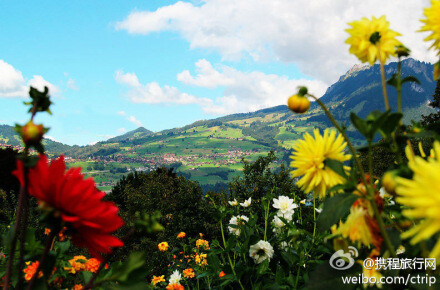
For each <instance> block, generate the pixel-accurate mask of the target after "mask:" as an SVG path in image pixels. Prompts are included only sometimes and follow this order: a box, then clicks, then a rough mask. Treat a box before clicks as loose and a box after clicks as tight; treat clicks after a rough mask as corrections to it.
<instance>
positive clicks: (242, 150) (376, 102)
mask: <svg viewBox="0 0 440 290" xmlns="http://www.w3.org/2000/svg"><path fill="white" fill-rule="evenodd" d="M385 70H386V77H387V78H389V77H391V76H392V74H394V73H395V72H396V71H397V63H395V62H394V63H390V64H388V65H386V66H385ZM432 74H433V65H432V64H429V63H425V62H420V61H417V60H414V59H406V60H404V61H403V62H402V76H403V77H405V76H409V75H413V76H415V77H417V78H418V80H419V81H420V83H421V84H420V85H417V84H415V83H406V84H404V86H403V88H402V95H403V100H402V104H403V111H404V112H405V114H406V118H405V119H404V122H406V123H409V122H410V120H411V119H414V120H419V119H420V118H421V115H422V114H424V115H428V114H429V113H431V112H433V109H432V108H431V107H429V106H427V103H428V101H429V100H431V99H432V95H433V93H434V89H435V82H434V81H433V80H432ZM292 93H294V92H293V91H292ZM311 93H313V92H311ZM388 95H389V99H390V106H391V108H392V109H393V110H394V111H395V110H396V107H397V101H396V100H397V95H396V91H395V89H394V88H393V87H390V86H388ZM287 97H288V96H286V101H287ZM320 99H321V101H323V102H324V103H325V104H326V105H327V106H328V107H329V110H330V111H331V112H332V113H333V114H334V116H335V118H336V119H337V120H338V121H339V122H342V123H343V124H345V125H346V127H347V133H348V135H349V136H350V137H351V138H353V141H354V143H355V144H358V145H359V144H361V142H363V139H362V136H360V135H359V133H357V132H356V131H355V130H354V128H353V126H351V125H350V120H349V114H350V112H352V111H353V112H355V113H357V114H359V115H360V116H361V117H365V116H366V114H367V113H369V112H370V111H372V110H380V111H384V103H383V95H382V88H381V78H380V68H379V65H374V66H372V67H370V66H362V65H356V66H354V67H352V68H351V69H350V70H349V71H347V73H345V74H344V75H342V76H341V77H340V78H339V80H338V81H337V82H336V83H334V84H333V85H332V86H330V87H329V88H328V89H327V91H326V92H325V94H324V95H323V96H322V97H321V98H320ZM331 126H332V125H331V123H330V121H329V120H328V118H327V117H326V116H325V114H324V112H323V111H322V109H321V108H319V106H318V104H317V103H316V102H313V103H312V105H311V108H310V110H309V111H308V112H307V113H305V114H301V115H298V114H293V113H292V112H290V111H289V109H288V108H287V106H285V105H280V106H276V107H272V108H267V109H263V110H259V111H256V112H250V113H240V114H232V115H227V116H223V117H220V118H216V119H212V120H200V121H197V122H195V123H193V124H190V125H187V126H184V127H181V128H173V129H168V130H164V131H161V132H156V133H154V132H151V131H149V130H147V129H145V128H143V127H140V128H138V129H136V130H134V131H130V132H128V133H125V134H123V135H121V136H118V137H115V138H111V139H109V140H107V141H103V142H98V143H97V144H95V145H91V146H82V147H79V146H72V147H69V146H67V145H64V146H65V147H64V146H62V147H60V148H58V147H56V146H53V145H58V146H61V145H62V144H61V145H60V144H53V143H51V141H50V140H45V142H47V149H48V150H49V151H51V150H53V149H52V148H57V149H56V150H57V151H58V152H60V151H62V152H64V153H65V154H66V155H67V156H69V157H71V158H72V159H71V163H69V165H70V166H81V167H83V168H84V169H85V171H86V172H88V175H91V176H93V177H94V178H95V181H97V182H98V185H99V186H100V187H101V188H102V189H105V190H108V189H110V187H111V186H112V185H114V183H115V182H116V181H117V180H119V179H120V177H121V176H122V175H123V174H125V173H126V172H129V171H144V170H152V169H154V168H157V167H159V166H162V165H165V166H170V167H171V166H172V167H174V168H177V171H178V172H179V173H181V174H183V175H185V176H186V177H190V178H191V179H193V180H196V181H199V182H200V183H201V184H202V185H204V186H207V185H211V186H214V185H216V184H218V183H225V182H227V181H229V180H231V179H232V178H233V177H234V176H237V175H239V174H240V170H241V169H242V165H241V158H245V159H247V160H255V159H256V158H257V157H258V156H262V155H266V154H267V153H268V152H269V151H271V150H275V153H276V155H277V156H278V158H279V161H278V162H287V161H288V160H289V158H288V157H289V152H290V149H291V148H292V145H293V143H294V142H295V140H296V139H298V138H301V136H302V135H303V133H304V132H307V131H308V132H310V131H311V130H313V128H320V129H325V128H328V127H331ZM8 127H10V126H8ZM2 128H3V127H0V143H2V140H3V141H4V140H6V139H8V142H17V140H16V138H15V137H14V136H13V134H12V135H11V134H9V135H5V133H2V131H3V130H2ZM10 128H12V127H10ZM10 130H11V129H10ZM9 140H10V141H9ZM14 140H15V141H14ZM61 149H62V150H61Z"/></svg>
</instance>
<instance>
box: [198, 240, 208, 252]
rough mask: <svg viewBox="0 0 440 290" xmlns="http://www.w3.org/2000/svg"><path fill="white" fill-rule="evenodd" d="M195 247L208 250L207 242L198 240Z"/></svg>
mask: <svg viewBox="0 0 440 290" xmlns="http://www.w3.org/2000/svg"><path fill="white" fill-rule="evenodd" d="M196 247H197V248H200V247H203V248H204V249H205V250H209V242H208V241H207V240H203V239H198V240H197V241H196Z"/></svg>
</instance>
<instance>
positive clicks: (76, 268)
mask: <svg viewBox="0 0 440 290" xmlns="http://www.w3.org/2000/svg"><path fill="white" fill-rule="evenodd" d="M86 262H87V258H86V257H84V256H75V257H73V259H71V260H69V264H70V267H65V268H64V270H66V271H68V272H69V273H71V274H75V273H77V272H80V271H83V270H85V269H86Z"/></svg>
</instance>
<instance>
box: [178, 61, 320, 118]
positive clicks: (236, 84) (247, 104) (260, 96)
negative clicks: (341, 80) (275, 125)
mask: <svg viewBox="0 0 440 290" xmlns="http://www.w3.org/2000/svg"><path fill="white" fill-rule="evenodd" d="M196 71H197V75H196V76H195V77H194V76H192V75H191V74H190V72H189V71H183V72H182V73H180V74H178V76H177V78H178V80H180V81H182V82H183V83H184V84H187V85H195V86H199V87H207V88H216V87H223V88H224V92H223V96H222V97H220V98H217V99H216V101H215V102H214V103H211V104H209V105H208V106H205V107H204V108H203V109H204V111H205V112H207V113H213V114H228V113H236V112H249V111H256V110H259V109H264V108H268V107H273V106H277V105H281V104H285V103H286V99H287V97H288V96H289V95H291V94H293V93H295V92H296V91H297V88H298V87H299V86H302V85H304V86H307V87H308V88H309V91H310V92H311V93H313V94H314V95H316V96H317V97H321V96H322V95H323V94H324V92H325V89H326V88H327V84H325V83H323V82H320V81H311V80H306V79H289V78H288V77H287V76H279V75H275V74H265V73H263V72H259V71H252V72H242V71H239V70H236V69H234V68H232V67H229V66H220V69H215V68H214V67H213V66H212V65H211V63H209V62H208V61H207V60H204V59H202V60H199V61H198V62H197V63H196Z"/></svg>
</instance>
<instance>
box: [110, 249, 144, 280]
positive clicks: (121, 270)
mask: <svg viewBox="0 0 440 290" xmlns="http://www.w3.org/2000/svg"><path fill="white" fill-rule="evenodd" d="M145 259H146V254H145V253H143V252H134V253H131V254H130V256H129V257H128V259H127V260H126V261H125V262H124V263H123V264H122V265H121V266H120V267H118V269H116V270H115V272H114V273H113V275H112V279H113V280H117V281H119V282H126V281H127V279H128V277H129V276H130V274H131V273H132V272H133V271H135V270H137V269H139V268H141V267H142V266H143V265H144V264H145Z"/></svg>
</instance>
